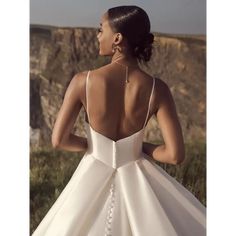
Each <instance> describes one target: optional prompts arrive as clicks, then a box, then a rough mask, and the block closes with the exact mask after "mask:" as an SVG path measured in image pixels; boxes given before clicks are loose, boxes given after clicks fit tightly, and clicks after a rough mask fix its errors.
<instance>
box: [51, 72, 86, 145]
mask: <svg viewBox="0 0 236 236" xmlns="http://www.w3.org/2000/svg"><path fill="white" fill-rule="evenodd" d="M84 77H85V74H84V73H78V74H76V75H75V76H74V77H73V78H72V79H71V81H70V83H69V85H68V87H67V90H66V92H65V96H64V100H63V103H62V106H61V108H60V110H59V112H58V115H57V118H56V121H55V124H54V127H53V132H52V143H53V146H57V145H59V144H60V142H61V141H62V140H63V139H65V138H67V137H68V136H69V134H70V132H71V130H72V129H73V126H74V123H75V121H76V119H77V116H78V114H79V112H80V109H81V107H82V101H81V98H82V96H81V94H82V89H83V84H84V82H83V80H84Z"/></svg>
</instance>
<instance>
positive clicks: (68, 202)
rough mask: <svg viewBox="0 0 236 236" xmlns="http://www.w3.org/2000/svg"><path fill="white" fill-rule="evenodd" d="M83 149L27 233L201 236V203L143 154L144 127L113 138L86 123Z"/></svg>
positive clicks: (43, 235)
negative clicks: (67, 177)
mask: <svg viewBox="0 0 236 236" xmlns="http://www.w3.org/2000/svg"><path fill="white" fill-rule="evenodd" d="M89 73H90V71H88V74H87V78H86V106H87V108H86V112H87V117H88V121H85V124H86V132H87V143H88V149H87V150H86V152H85V154H84V156H83V157H82V159H81V161H80V163H79V165H78V166H77V168H76V170H75V172H74V173H73V175H72V177H71V179H70V180H69V182H68V184H67V185H66V187H65V188H64V189H63V191H62V192H61V194H60V195H59V197H58V198H57V200H56V201H55V203H54V204H53V205H52V207H51V208H50V210H49V211H48V212H47V214H46V215H45V217H44V218H43V220H42V221H41V222H40V224H39V225H38V227H37V228H36V230H35V231H34V233H33V234H32V236H203V235H206V208H205V206H204V205H203V204H202V203H201V202H200V201H199V200H198V199H197V198H196V197H195V196H194V195H193V194H192V193H191V192H190V191H188V190H187V189H186V188H185V187H184V186H183V185H181V184H180V183H179V182H178V181H177V180H176V179H175V178H173V177H171V176H170V175H169V174H168V173H167V172H166V171H165V170H164V169H162V168H161V167H160V166H159V165H157V164H156V162H155V161H154V160H153V159H152V158H151V157H149V156H148V155H146V154H145V153H143V152H142V142H143V136H144V128H145V125H146V122H147V120H148V119H147V118H148V115H149V110H150V101H151V97H152V94H153V91H154V86H155V79H154V78H153V86H152V90H151V93H150V97H149V104H148V109H147V114H146V119H145V122H144V124H143V128H142V129H140V130H138V131H137V132H135V133H133V134H131V135H129V136H127V137H125V138H121V139H118V140H116V141H114V140H112V139H111V138H109V137H107V136H105V135H103V134H101V133H100V132H97V131H96V130H94V129H93V128H92V126H91V125H90V123H89V121H90V118H89V112H88V111H89V109H88V108H89V105H90V104H89V93H88V86H87V85H88V82H89Z"/></svg>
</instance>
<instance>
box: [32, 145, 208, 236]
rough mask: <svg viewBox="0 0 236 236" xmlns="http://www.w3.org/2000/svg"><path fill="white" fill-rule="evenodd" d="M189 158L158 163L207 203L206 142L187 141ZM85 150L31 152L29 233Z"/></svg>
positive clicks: (43, 214)
mask: <svg viewBox="0 0 236 236" xmlns="http://www.w3.org/2000/svg"><path fill="white" fill-rule="evenodd" d="M185 146H186V147H185V148H186V160H185V161H184V163H182V164H181V165H177V166H173V165H169V164H163V163H159V162H156V163H157V164H158V165H160V166H161V167H162V168H163V169H165V170H166V171H167V172H168V173H169V174H170V175H171V176H173V177H174V178H176V179H177V180H178V181H179V182H180V183H182V184H183V185H184V186H185V187H186V188H187V189H189V190H190V191H191V192H192V193H193V194H194V195H195V196H196V197H197V198H198V199H199V200H200V201H201V202H202V203H203V204H204V205H205V206H206V144H205V143H204V142H195V143H191V144H186V145H185ZM82 156H83V153H72V152H65V151H59V150H52V149H50V148H43V149H39V150H34V151H31V153H30V234H32V232H33V231H34V229H35V228H36V227H37V225H38V224H39V222H40V221H41V220H42V218H43V217H44V216H45V214H46V213H47V211H48V210H49V209H50V207H51V206H52V204H53V203H54V202H55V200H56V199H57V198H58V196H59V195H60V193H61V191H62V190H63V189H64V187H65V186H66V184H67V183H68V181H69V180H70V178H71V176H72V174H73V172H74V171H75V169H76V167H77V165H78V164H79V162H80V160H81V158H82Z"/></svg>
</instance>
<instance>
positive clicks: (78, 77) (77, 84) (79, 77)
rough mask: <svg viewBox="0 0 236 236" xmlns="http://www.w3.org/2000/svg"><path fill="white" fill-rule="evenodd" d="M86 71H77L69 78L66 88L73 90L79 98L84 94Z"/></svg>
mask: <svg viewBox="0 0 236 236" xmlns="http://www.w3.org/2000/svg"><path fill="white" fill-rule="evenodd" d="M87 75H88V70H87V71H82V72H78V73H76V74H74V75H73V77H72V78H71V80H70V82H69V85H68V88H67V90H70V91H74V92H75V93H76V94H77V95H78V96H79V97H80V98H81V99H82V98H83V97H84V95H85V91H84V90H85V86H86V78H87Z"/></svg>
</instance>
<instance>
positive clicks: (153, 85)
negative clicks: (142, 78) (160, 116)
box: [143, 77, 155, 128]
mask: <svg viewBox="0 0 236 236" xmlns="http://www.w3.org/2000/svg"><path fill="white" fill-rule="evenodd" d="M152 79H153V83H152V91H151V94H150V97H149V103H148V111H147V115H146V119H145V122H144V125H143V128H144V127H145V125H146V122H147V119H148V116H149V110H150V104H151V98H152V94H153V90H154V87H155V78H154V77H152Z"/></svg>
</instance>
